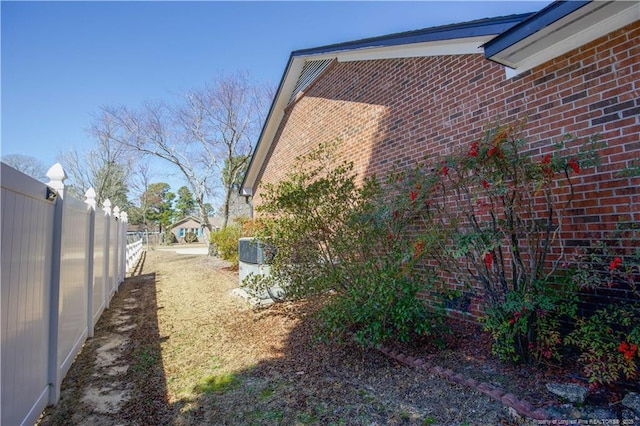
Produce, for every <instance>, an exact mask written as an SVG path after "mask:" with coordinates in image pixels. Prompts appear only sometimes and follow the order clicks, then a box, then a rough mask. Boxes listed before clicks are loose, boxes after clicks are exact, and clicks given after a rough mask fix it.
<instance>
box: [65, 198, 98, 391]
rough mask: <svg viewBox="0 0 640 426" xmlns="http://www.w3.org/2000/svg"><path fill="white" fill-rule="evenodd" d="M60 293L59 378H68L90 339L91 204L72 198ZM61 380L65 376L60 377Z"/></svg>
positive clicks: (67, 213) (67, 211) (67, 212)
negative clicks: (65, 376)
mask: <svg viewBox="0 0 640 426" xmlns="http://www.w3.org/2000/svg"><path fill="white" fill-rule="evenodd" d="M63 204H64V214H63V218H62V247H61V254H60V293H59V306H58V354H57V358H58V368H59V372H58V377H64V375H65V374H66V373H67V371H68V370H69V368H70V367H71V363H72V362H73V360H74V358H75V356H76V355H77V354H78V352H79V351H80V349H81V348H82V344H83V343H84V341H85V340H86V338H87V333H88V323H87V321H86V317H87V309H88V307H87V304H88V303H89V301H88V300H87V299H88V294H89V292H88V287H89V284H90V283H89V282H88V281H87V269H88V268H89V261H91V260H92V259H88V258H87V254H88V251H89V239H90V234H89V231H90V230H89V224H90V215H91V212H90V211H89V206H88V205H87V204H86V203H84V202H83V201H79V200H76V199H74V198H71V197H65V199H64V203H63ZM60 381H61V379H60Z"/></svg>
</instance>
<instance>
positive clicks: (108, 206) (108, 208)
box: [102, 198, 111, 215]
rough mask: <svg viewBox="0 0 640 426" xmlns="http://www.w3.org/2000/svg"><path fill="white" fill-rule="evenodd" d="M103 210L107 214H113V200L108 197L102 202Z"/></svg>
mask: <svg viewBox="0 0 640 426" xmlns="http://www.w3.org/2000/svg"><path fill="white" fill-rule="evenodd" d="M102 210H104V212H105V213H106V214H107V215H111V201H110V200H109V199H108V198H107V199H106V200H104V201H103V202H102Z"/></svg>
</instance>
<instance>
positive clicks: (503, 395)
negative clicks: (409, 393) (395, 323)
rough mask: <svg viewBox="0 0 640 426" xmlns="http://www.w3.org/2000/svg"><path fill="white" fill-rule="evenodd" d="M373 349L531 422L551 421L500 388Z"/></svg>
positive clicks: (386, 350)
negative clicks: (483, 395) (472, 393)
mask: <svg viewBox="0 0 640 426" xmlns="http://www.w3.org/2000/svg"><path fill="white" fill-rule="evenodd" d="M375 349H377V350H378V351H379V352H381V353H383V354H384V355H386V356H388V357H390V358H393V359H395V360H396V361H398V362H400V363H402V364H405V365H408V366H410V367H414V368H416V369H418V370H423V371H424V372H426V373H431V374H435V375H437V376H440V377H442V378H444V379H447V380H448V381H450V382H452V383H457V384H459V385H461V386H466V387H469V388H471V389H475V390H477V391H478V392H482V393H484V394H485V395H488V396H489V397H491V398H493V399H495V400H496V401H498V402H501V403H502V404H504V405H506V406H507V407H510V408H512V409H513V410H515V411H516V412H517V413H518V414H519V415H521V416H524V417H528V418H530V419H532V420H550V419H551V417H550V416H549V413H547V412H546V411H545V410H544V409H542V408H538V409H536V408H535V407H534V406H533V404H531V403H530V402H529V401H525V400H523V399H519V398H518V397H516V396H515V395H513V394H511V393H507V392H505V391H504V390H502V389H500V388H497V387H495V386H492V385H490V384H489V383H486V382H478V381H477V380H474V379H472V378H466V377H464V376H463V375H462V374H460V373H458V374H455V373H454V372H453V371H452V370H446V369H444V368H442V367H440V366H437V365H432V364H431V363H430V362H428V361H425V360H424V359H422V358H414V357H412V356H407V355H405V354H403V353H402V352H399V351H397V350H395V349H391V348H388V347H386V346H377V347H376V348H375Z"/></svg>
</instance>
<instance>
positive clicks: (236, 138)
mask: <svg viewBox="0 0 640 426" xmlns="http://www.w3.org/2000/svg"><path fill="white" fill-rule="evenodd" d="M266 93H270V91H268V90H265V89H264V88H262V87H261V86H259V85H256V84H253V83H251V82H250V81H249V79H248V77H247V74H246V73H236V74H232V75H226V76H225V75H219V76H218V77H217V79H216V80H215V81H214V82H213V83H212V84H211V85H209V86H207V87H205V88H204V89H202V90H193V91H191V92H189V93H187V95H186V97H185V99H184V102H183V103H180V104H178V105H175V106H172V105H168V104H166V103H162V102H147V103H145V104H143V106H142V107H141V108H140V109H138V110H132V109H130V108H127V107H123V106H121V107H103V108H102V113H103V115H102V118H101V119H102V120H108V121H109V123H111V124H113V126H114V127H113V128H112V129H111V130H112V131H111V132H110V133H109V134H108V137H109V138H111V140H113V141H114V142H116V143H118V144H120V145H121V146H123V147H126V148H127V149H130V150H133V151H135V152H138V153H140V154H143V155H150V156H153V157H156V158H160V159H162V160H164V161H166V162H167V163H169V164H171V165H172V166H174V167H175V168H177V169H178V170H179V171H180V173H181V174H182V176H183V177H184V178H185V180H186V183H187V184H188V187H189V189H190V190H191V192H192V193H193V195H194V197H195V201H196V204H197V205H198V209H199V214H200V217H201V221H202V223H203V225H204V226H206V227H207V228H208V229H209V230H210V231H211V230H212V226H211V224H210V223H209V217H208V209H207V203H206V202H205V200H206V198H207V197H208V196H211V195H213V194H214V190H215V188H216V183H217V184H219V183H220V182H229V184H228V185H223V186H224V188H223V189H224V204H226V205H227V208H226V210H224V215H225V217H224V219H223V220H224V225H225V226H226V223H227V220H228V204H229V198H230V197H229V195H230V193H231V191H232V190H233V182H235V181H237V179H236V178H231V179H223V178H222V177H223V174H224V170H225V165H226V163H227V162H228V161H229V162H231V161H232V159H233V158H235V157H238V156H244V157H246V158H248V156H249V154H250V153H251V147H252V143H253V141H254V140H255V139H256V136H257V132H258V129H259V126H260V124H261V123H262V119H263V118H264V116H265V112H264V107H265V106H266V105H267V102H268V101H267V99H266V98H265V96H266ZM233 164H235V163H233ZM239 170H240V169H238V170H233V171H232V172H234V173H239Z"/></svg>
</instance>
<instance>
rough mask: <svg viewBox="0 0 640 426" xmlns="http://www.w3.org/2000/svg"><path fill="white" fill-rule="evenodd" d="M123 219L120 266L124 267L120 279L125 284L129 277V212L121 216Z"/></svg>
mask: <svg viewBox="0 0 640 426" xmlns="http://www.w3.org/2000/svg"><path fill="white" fill-rule="evenodd" d="M120 217H121V218H122V256H120V265H122V266H121V267H122V273H121V274H120V279H121V280H122V282H124V279H125V277H126V276H127V243H128V242H129V241H128V240H127V224H128V222H129V215H128V214H127V212H122V214H121V215H120Z"/></svg>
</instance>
